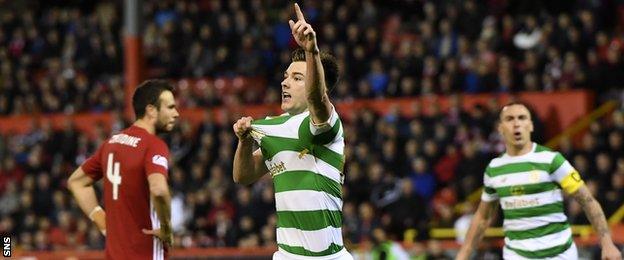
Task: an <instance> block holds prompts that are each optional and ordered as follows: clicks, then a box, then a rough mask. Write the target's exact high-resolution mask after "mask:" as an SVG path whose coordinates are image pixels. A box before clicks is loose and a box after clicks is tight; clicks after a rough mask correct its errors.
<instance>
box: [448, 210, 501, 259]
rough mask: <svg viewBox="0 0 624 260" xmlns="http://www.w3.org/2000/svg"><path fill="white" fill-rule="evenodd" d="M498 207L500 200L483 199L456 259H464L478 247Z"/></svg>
mask: <svg viewBox="0 0 624 260" xmlns="http://www.w3.org/2000/svg"><path fill="white" fill-rule="evenodd" d="M497 207H498V200H494V201H490V202H487V201H481V203H480V204H479V208H477V212H475V215H474V217H473V218H472V221H471V222H470V228H469V229H468V233H467V234H466V239H465V240H464V244H463V245H462V247H461V249H459V253H458V254H457V257H456V258H455V259H457V260H464V259H468V258H469V257H470V255H471V254H472V250H473V249H474V248H477V246H478V245H479V242H481V239H483V235H484V234H485V230H486V229H487V228H488V227H489V226H490V222H491V220H492V219H493V216H494V214H495V213H496V208H497Z"/></svg>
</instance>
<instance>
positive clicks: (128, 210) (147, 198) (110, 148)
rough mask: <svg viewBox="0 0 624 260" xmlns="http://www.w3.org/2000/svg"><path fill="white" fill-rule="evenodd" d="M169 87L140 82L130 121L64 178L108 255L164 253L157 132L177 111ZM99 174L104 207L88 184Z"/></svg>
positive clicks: (165, 207)
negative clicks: (133, 120)
mask: <svg viewBox="0 0 624 260" xmlns="http://www.w3.org/2000/svg"><path fill="white" fill-rule="evenodd" d="M172 90H173V87H172V86H171V85H170V84H169V83H168V82H166V81H163V80H148V81H145V82H143V83H142V84H141V85H139V87H138V88H137V89H136V90H135V92H134V96H133V97H132V106H133V107H134V111H135V114H136V118H137V120H136V121H135V122H134V124H133V125H132V126H130V127H129V128H127V129H125V130H123V131H122V132H121V133H118V134H115V135H113V136H112V137H111V138H109V139H108V140H106V141H105V142H104V143H103V144H102V145H101V146H100V147H99V148H98V150H97V151H96V152H95V154H94V155H93V156H91V157H90V158H89V159H87V160H86V161H85V162H84V164H82V166H80V167H78V169H76V171H74V173H73V174H72V175H71V177H70V178H69V181H68V186H69V189H70V190H71V192H72V193H73V195H74V197H75V199H76V201H77V202H78V205H79V206H80V208H81V209H82V211H83V212H84V213H85V214H86V215H87V216H89V218H90V219H91V220H92V221H93V222H94V223H95V224H96V225H97V227H98V228H99V229H100V231H102V234H104V235H105V236H106V258H108V259H164V258H166V255H167V247H168V246H169V245H171V243H172V240H173V234H172V230H171V196H170V194H169V187H168V185H167V175H168V172H167V171H168V158H169V149H168V148H167V145H166V144H165V142H163V141H162V140H161V139H160V138H158V136H156V133H159V132H169V131H171V130H172V129H173V127H174V125H175V123H176V120H177V118H178V116H179V114H178V111H177V109H176V106H175V100H174V97H173V92H172ZM100 179H103V181H104V195H103V196H104V207H105V208H106V211H104V209H102V207H100V206H99V205H98V200H97V198H96V195H95V190H94V188H93V184H94V183H95V182H96V181H98V180H100Z"/></svg>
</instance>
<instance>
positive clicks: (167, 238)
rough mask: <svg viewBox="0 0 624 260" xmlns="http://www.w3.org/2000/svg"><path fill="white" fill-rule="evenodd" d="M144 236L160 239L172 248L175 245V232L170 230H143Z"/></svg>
mask: <svg viewBox="0 0 624 260" xmlns="http://www.w3.org/2000/svg"><path fill="white" fill-rule="evenodd" d="M143 234H146V235H152V236H155V237H158V238H159V239H160V241H162V242H163V243H164V244H165V245H167V246H168V247H170V246H171V245H173V232H172V231H171V229H170V228H168V229H162V228H161V229H152V230H149V229H143Z"/></svg>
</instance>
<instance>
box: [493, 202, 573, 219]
mask: <svg viewBox="0 0 624 260" xmlns="http://www.w3.org/2000/svg"><path fill="white" fill-rule="evenodd" d="M553 213H562V214H563V202H561V201H559V202H555V203H551V204H546V205H541V206H537V207H528V208H519V209H505V210H503V214H504V215H505V219H518V218H529V217H538V216H543V215H548V214H553Z"/></svg>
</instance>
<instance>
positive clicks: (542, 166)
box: [485, 162, 550, 177]
mask: <svg viewBox="0 0 624 260" xmlns="http://www.w3.org/2000/svg"><path fill="white" fill-rule="evenodd" d="M534 170H538V171H545V172H550V164H549V163H534V162H521V163H509V164H505V165H502V166H498V167H487V168H486V169H485V173H486V174H487V175H488V176H490V177H496V176H500V175H505V174H512V173H518V172H528V171H534Z"/></svg>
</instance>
